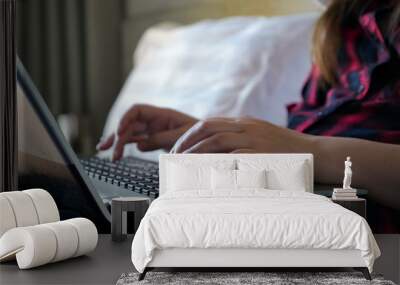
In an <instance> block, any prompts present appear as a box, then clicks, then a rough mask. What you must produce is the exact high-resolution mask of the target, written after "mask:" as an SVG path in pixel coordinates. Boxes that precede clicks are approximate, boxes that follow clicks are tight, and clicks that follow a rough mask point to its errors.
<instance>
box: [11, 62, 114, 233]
mask: <svg viewBox="0 0 400 285" xmlns="http://www.w3.org/2000/svg"><path fill="white" fill-rule="evenodd" d="M17 79H18V82H17V111H18V187H19V189H21V190H22V189H29V188H43V189H45V190H47V191H48V192H50V194H51V195H52V196H53V198H54V199H55V201H56V204H57V206H58V208H59V211H60V216H61V219H69V218H74V217H85V218H88V219H90V220H92V221H93V222H94V223H95V224H96V225H97V227H98V228H99V230H100V231H101V232H107V231H109V222H108V220H107V218H106V217H107V213H104V211H105V207H104V205H102V201H101V199H100V197H99V196H98V195H97V193H96V192H95V190H94V189H93V186H92V185H91V184H90V181H88V179H87V177H86V175H85V174H84V171H83V169H81V166H80V164H79V161H78V159H77V157H76V155H75V154H74V152H73V150H72V148H71V147H70V146H69V145H68V143H67V142H66V140H65V139H64V137H63V135H62V133H61V131H60V129H59V128H58V125H57V123H56V121H55V119H54V118H53V116H52V115H51V113H50V111H49V110H48V108H47V106H46V104H45V102H44V101H43V99H42V98H41V96H40V94H39V92H38V91H37V90H36V88H35V86H34V85H33V83H32V82H31V80H30V78H29V76H28V74H27V73H26V71H25V70H24V68H23V66H22V64H21V63H18V65H17Z"/></svg>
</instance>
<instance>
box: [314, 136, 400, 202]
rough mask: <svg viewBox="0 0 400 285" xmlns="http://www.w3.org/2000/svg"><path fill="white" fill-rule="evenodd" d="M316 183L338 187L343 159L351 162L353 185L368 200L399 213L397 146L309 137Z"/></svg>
mask: <svg viewBox="0 0 400 285" xmlns="http://www.w3.org/2000/svg"><path fill="white" fill-rule="evenodd" d="M307 139H308V140H309V141H310V146H311V147H310V150H311V152H312V153H313V154H314V161H315V179H316V182H318V183H327V184H338V183H341V182H342V179H343V169H344V164H343V161H344V160H345V158H346V156H351V160H352V162H353V167H352V168H353V173H354V174H353V180H352V181H353V182H352V185H353V186H354V187H355V188H357V187H359V188H365V189H368V191H369V192H368V197H369V198H371V199H373V200H375V201H378V202H380V203H382V204H383V205H386V206H389V207H392V208H396V209H400V146H398V145H393V144H384V143H377V142H371V141H367V140H361V139H353V138H340V137H322V136H308V138H307Z"/></svg>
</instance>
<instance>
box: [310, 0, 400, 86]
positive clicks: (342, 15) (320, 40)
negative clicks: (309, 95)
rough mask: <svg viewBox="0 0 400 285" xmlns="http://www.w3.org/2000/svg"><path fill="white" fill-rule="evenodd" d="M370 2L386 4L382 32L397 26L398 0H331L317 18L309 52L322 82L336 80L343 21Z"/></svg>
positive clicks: (399, 19)
mask: <svg viewBox="0 0 400 285" xmlns="http://www.w3.org/2000/svg"><path fill="white" fill-rule="evenodd" d="M379 2H380V3H379ZM373 4H375V5H385V7H388V8H390V11H391V12H390V16H389V17H388V19H387V21H386V23H385V24H384V28H383V29H384V30H383V33H384V34H385V35H386V36H388V37H390V35H393V34H394V32H395V30H396V29H398V28H399V23H400V1H399V0H387V1H382V0H378V1H376V0H332V1H331V4H330V5H329V6H328V8H327V9H326V11H325V12H324V13H323V15H322V16H321V17H320V19H319V20H318V22H317V24H316V27H315V30H314V36H313V43H312V53H313V60H314V63H315V64H316V66H317V67H318V68H319V70H320V72H321V74H322V77H323V79H324V81H325V83H328V84H335V83H337V80H338V79H337V67H338V51H339V49H340V47H341V46H342V33H341V31H342V25H343V23H345V22H346V21H348V20H351V19H357V18H358V17H359V16H360V14H361V13H362V12H363V11H365V10H366V9H368V7H369V6H370V5H373ZM378 7H379V6H378Z"/></svg>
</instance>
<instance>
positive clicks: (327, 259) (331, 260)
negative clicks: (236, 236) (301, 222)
mask: <svg viewBox="0 0 400 285" xmlns="http://www.w3.org/2000/svg"><path fill="white" fill-rule="evenodd" d="M248 156H249V154H202V155H191V154H186V155H185V154H183V155H182V154H181V155H179V157H178V156H176V155H170V154H164V155H161V156H160V160H159V161H160V167H159V171H160V195H162V194H164V193H165V192H167V190H168V189H166V185H167V179H168V175H167V173H166V172H167V170H166V168H167V167H166V166H167V161H174V160H185V159H190V160H191V161H196V160H197V161H202V160H207V161H213V160H220V159H224V160H229V159H232V160H234V159H240V158H248ZM263 156H265V157H266V158H267V159H272V160H274V159H288V158H290V159H292V160H300V161H305V162H306V163H307V164H308V167H309V170H310V171H309V173H308V175H307V177H306V178H307V181H308V183H307V188H306V191H307V192H311V193H312V192H313V186H314V183H313V181H314V177H313V156H312V155H311V154H258V158H262V157H263ZM167 268H168V269H171V268H176V269H179V268H181V269H182V268H184V269H185V270H187V269H194V268H201V269H203V270H204V269H206V271H216V270H217V269H221V268H228V269H229V270H230V271H232V270H233V271H254V269H256V270H258V271H265V269H267V268H268V269H269V270H271V268H273V269H278V268H285V269H288V270H287V271H290V270H293V269H296V268H297V269H299V268H301V269H310V270H311V269H314V270H315V269H317V268H318V269H320V268H326V269H329V268H330V269H331V270H332V269H333V268H335V269H337V268H354V269H356V270H358V271H361V272H362V273H363V274H364V277H365V278H366V279H367V280H371V276H370V274H369V270H368V268H367V267H366V264H365V261H364V260H363V258H362V257H361V252H360V251H359V250H349V249H345V250H333V249H254V248H206V249H202V248H201V249H200V248H169V249H158V250H155V252H154V255H153V259H152V260H151V262H150V263H149V264H148V265H147V267H146V268H145V270H144V272H143V273H141V274H140V275H139V280H143V279H144V277H145V276H146V273H147V272H148V271H150V270H153V269H167ZM262 269H264V270H262Z"/></svg>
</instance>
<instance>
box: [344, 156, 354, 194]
mask: <svg viewBox="0 0 400 285" xmlns="http://www.w3.org/2000/svg"><path fill="white" fill-rule="evenodd" d="M351 165H352V163H351V160H350V156H348V157H347V158H346V161H345V162H344V179H343V189H353V188H351V186H350V184H351V177H352V176H353V171H352V170H351Z"/></svg>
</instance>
